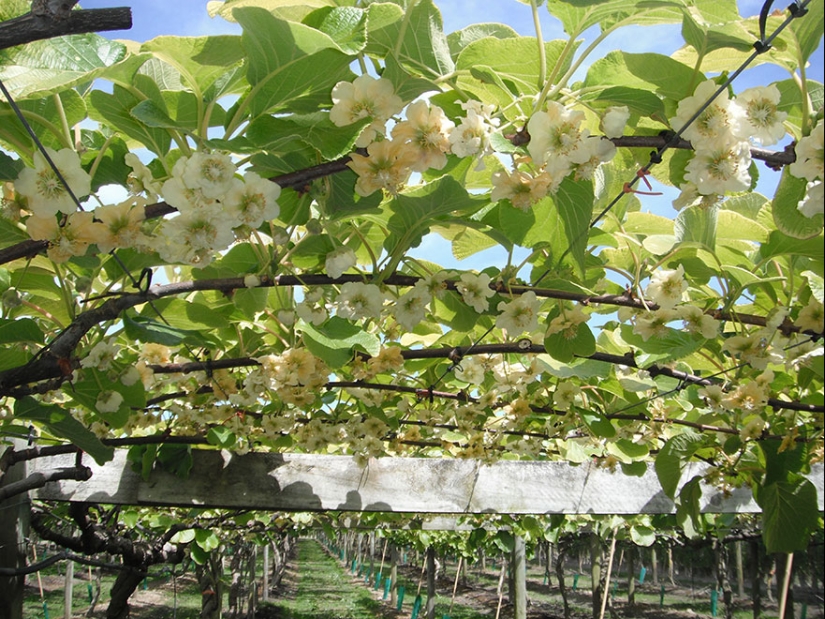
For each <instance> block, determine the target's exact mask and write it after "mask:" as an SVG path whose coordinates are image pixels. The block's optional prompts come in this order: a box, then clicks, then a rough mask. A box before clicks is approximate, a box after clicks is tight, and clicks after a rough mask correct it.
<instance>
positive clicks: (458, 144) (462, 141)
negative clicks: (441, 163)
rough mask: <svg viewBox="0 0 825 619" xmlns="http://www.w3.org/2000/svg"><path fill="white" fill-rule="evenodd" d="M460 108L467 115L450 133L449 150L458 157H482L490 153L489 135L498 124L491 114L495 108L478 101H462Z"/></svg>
mask: <svg viewBox="0 0 825 619" xmlns="http://www.w3.org/2000/svg"><path fill="white" fill-rule="evenodd" d="M461 107H462V108H463V109H464V110H465V111H466V112H467V115H466V116H465V117H464V118H462V119H461V123H460V124H459V125H458V126H457V127H455V128H454V129H453V130H452V131H450V149H451V150H452V152H453V154H454V155H457V156H459V157H475V156H479V157H480V156H483V155H486V154H489V153H490V152H492V149H491V148H490V134H491V133H492V132H493V131H495V128H496V127H497V126H498V124H499V120H498V119H497V118H493V117H492V114H493V111H494V110H495V106H492V105H486V104H484V103H481V102H479V101H463V102H462V103H461Z"/></svg>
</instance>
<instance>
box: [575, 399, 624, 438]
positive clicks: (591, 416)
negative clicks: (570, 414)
mask: <svg viewBox="0 0 825 619" xmlns="http://www.w3.org/2000/svg"><path fill="white" fill-rule="evenodd" d="M573 410H575V411H576V413H577V414H578V416H579V417H580V418H581V420H582V421H583V422H584V424H585V425H586V426H587V427H588V429H589V430H590V431H591V432H592V433H593V434H594V435H595V436H598V437H599V438H612V437H614V436H616V428H615V427H614V426H613V423H611V421H610V420H609V419H608V418H607V417H605V416H604V415H602V414H601V413H600V412H599V411H596V410H586V409H584V408H579V407H577V406H576V407H573Z"/></svg>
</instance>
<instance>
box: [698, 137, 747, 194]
mask: <svg viewBox="0 0 825 619" xmlns="http://www.w3.org/2000/svg"><path fill="white" fill-rule="evenodd" d="M714 144H715V145H714V146H713V147H708V148H702V149H698V150H696V152H695V153H694V155H693V158H692V159H691V160H690V161H689V162H688V164H687V168H686V171H685V180H686V181H689V182H691V183H693V184H694V185H696V187H697V189H698V191H699V193H701V194H703V195H708V194H722V193H725V192H726V191H745V190H747V189H748V188H749V187H750V185H751V175H750V172H749V171H748V168H749V167H750V164H751V151H750V147H749V146H748V143H747V142H741V141H729V142H727V143H724V142H721V141H719V140H717V141H716V142H715V143H714Z"/></svg>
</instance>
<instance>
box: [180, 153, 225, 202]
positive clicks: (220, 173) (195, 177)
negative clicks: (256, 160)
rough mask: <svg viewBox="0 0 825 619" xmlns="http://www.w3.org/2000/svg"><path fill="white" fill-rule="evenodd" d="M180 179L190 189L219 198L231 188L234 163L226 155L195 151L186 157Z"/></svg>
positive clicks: (208, 196) (209, 196)
mask: <svg viewBox="0 0 825 619" xmlns="http://www.w3.org/2000/svg"><path fill="white" fill-rule="evenodd" d="M181 160H182V159H181ZM179 161H180V160H179ZM175 167H177V166H175ZM181 179H182V180H183V182H184V184H185V185H186V186H187V187H189V188H190V189H200V190H201V191H202V192H203V195H204V196H206V197H207V198H214V199H220V198H223V197H224V196H225V195H226V193H227V192H228V191H229V190H230V189H231V188H232V181H233V180H234V179H235V164H234V163H232V159H231V158H230V157H229V156H228V155H222V154H220V153H202V152H195V153H192V156H191V157H189V158H188V159H186V162H185V164H184V168H183V174H182V176H181Z"/></svg>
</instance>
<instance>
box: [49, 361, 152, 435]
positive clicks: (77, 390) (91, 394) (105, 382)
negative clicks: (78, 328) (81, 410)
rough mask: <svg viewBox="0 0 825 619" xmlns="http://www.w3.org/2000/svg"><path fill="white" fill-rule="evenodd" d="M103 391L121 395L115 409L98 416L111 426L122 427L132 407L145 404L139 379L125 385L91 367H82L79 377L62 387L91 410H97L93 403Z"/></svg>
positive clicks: (132, 412) (142, 406)
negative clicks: (119, 403)
mask: <svg viewBox="0 0 825 619" xmlns="http://www.w3.org/2000/svg"><path fill="white" fill-rule="evenodd" d="M104 391H116V392H118V393H119V394H120V395H121V396H123V402H122V403H121V405H120V408H119V409H118V410H117V411H114V412H111V413H103V414H100V418H102V419H105V421H106V423H108V424H109V425H110V426H111V427H113V428H122V427H123V426H124V425H125V424H126V422H127V421H128V420H129V416H130V415H132V414H134V410H133V409H141V408H144V407H145V406H146V391H145V389H144V387H143V383H142V382H141V381H137V382H135V383H133V384H132V385H128V386H127V385H124V384H123V383H122V382H121V381H112V380H110V379H109V378H108V376H107V374H106V373H104V372H101V371H100V370H95V369H91V368H87V369H84V370H83V374H82V377H81V379H80V380H78V381H75V382H74V383H73V384H72V385H71V386H69V387H66V388H65V389H64V392H65V393H66V394H67V395H68V396H69V397H70V398H71V399H72V400H74V401H75V402H76V403H78V404H80V405H81V406H85V407H86V408H88V409H89V410H91V411H96V410H97V409H96V407H95V403H96V402H97V399H98V398H99V397H100V394H101V393H103V392H104Z"/></svg>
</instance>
